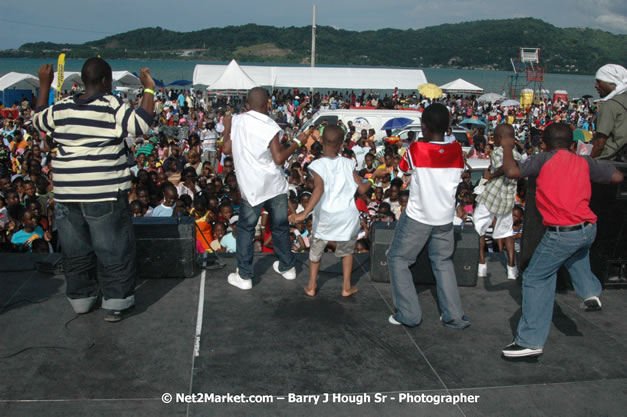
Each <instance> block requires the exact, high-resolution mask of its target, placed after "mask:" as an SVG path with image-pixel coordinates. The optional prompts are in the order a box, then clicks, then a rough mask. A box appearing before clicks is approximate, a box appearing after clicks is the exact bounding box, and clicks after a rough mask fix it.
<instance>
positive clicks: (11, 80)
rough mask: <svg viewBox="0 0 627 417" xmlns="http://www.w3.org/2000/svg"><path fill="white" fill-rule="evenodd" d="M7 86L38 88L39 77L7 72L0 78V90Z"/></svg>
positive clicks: (21, 88) (24, 88)
mask: <svg viewBox="0 0 627 417" xmlns="http://www.w3.org/2000/svg"><path fill="white" fill-rule="evenodd" d="M7 88H16V89H20V90H34V89H36V88H39V78H37V77H35V76H34V75H30V74H23V73H19V72H9V73H7V74H5V75H3V76H2V78H0V91H4V90H6V89H7Z"/></svg>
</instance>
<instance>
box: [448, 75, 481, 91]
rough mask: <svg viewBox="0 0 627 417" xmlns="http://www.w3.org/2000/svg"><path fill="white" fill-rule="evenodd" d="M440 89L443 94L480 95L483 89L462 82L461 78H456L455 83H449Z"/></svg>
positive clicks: (464, 81)
mask: <svg viewBox="0 0 627 417" xmlns="http://www.w3.org/2000/svg"><path fill="white" fill-rule="evenodd" d="M440 88H441V89H442V91H444V92H445V93H457V94H481V93H483V88H481V87H477V86H476V85H474V84H471V83H469V82H468V81H466V80H463V79H461V78H458V79H456V80H455V81H451V82H450V83H446V84H444V85H441V86H440Z"/></svg>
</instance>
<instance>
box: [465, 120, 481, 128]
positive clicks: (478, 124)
mask: <svg viewBox="0 0 627 417" xmlns="http://www.w3.org/2000/svg"><path fill="white" fill-rule="evenodd" d="M460 125H475V126H482V127H486V124H485V123H484V122H482V121H481V120H479V119H464V120H462V121H461V123H460Z"/></svg>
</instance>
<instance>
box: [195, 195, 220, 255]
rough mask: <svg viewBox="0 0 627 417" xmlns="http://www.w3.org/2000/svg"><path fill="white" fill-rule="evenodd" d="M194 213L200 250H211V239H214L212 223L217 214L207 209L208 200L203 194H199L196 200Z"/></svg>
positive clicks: (197, 242) (197, 244)
mask: <svg viewBox="0 0 627 417" xmlns="http://www.w3.org/2000/svg"><path fill="white" fill-rule="evenodd" d="M192 215H193V216H194V218H195V219H196V225H197V226H198V228H197V229H196V246H197V247H198V252H199V253H202V252H211V246H210V245H211V241H213V233H212V229H211V223H212V222H213V221H214V220H215V218H216V217H215V214H214V213H213V212H212V211H211V210H208V209H207V202H206V200H205V198H204V196H203V195H198V196H197V197H196V199H195V200H194V209H193V210H192Z"/></svg>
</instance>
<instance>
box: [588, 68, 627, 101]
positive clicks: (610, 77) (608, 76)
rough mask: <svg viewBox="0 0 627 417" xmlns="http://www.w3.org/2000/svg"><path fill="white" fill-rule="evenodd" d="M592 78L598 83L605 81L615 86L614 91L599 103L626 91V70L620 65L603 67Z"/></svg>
mask: <svg viewBox="0 0 627 417" xmlns="http://www.w3.org/2000/svg"><path fill="white" fill-rule="evenodd" d="M594 78H596V79H597V80H599V81H605V82H608V83H612V84H615V85H616V88H615V89H614V91H612V92H611V93H610V94H608V95H607V96H605V97H603V98H602V99H601V101H607V100H610V99H612V98H613V97H614V96H616V95H618V94H622V93H624V92H625V91H627V70H626V69H625V68H624V67H623V66H622V65H617V64H607V65H603V66H602V67H601V68H599V70H598V71H597V73H596V75H595V76H594Z"/></svg>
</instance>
